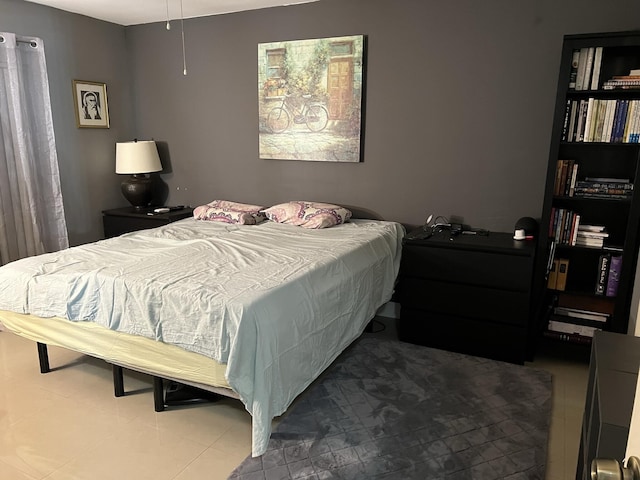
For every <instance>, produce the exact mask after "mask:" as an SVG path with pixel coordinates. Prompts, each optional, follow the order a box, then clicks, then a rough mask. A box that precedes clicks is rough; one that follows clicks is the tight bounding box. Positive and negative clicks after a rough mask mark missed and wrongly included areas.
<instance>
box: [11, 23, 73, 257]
mask: <svg viewBox="0 0 640 480" xmlns="http://www.w3.org/2000/svg"><path fill="white" fill-rule="evenodd" d="M68 246H69V240H68V236H67V225H66V222H65V217H64V207H63V204H62V192H61V190H60V176H59V173H58V157H57V154H56V144H55V138H54V133H53V119H52V115H51V101H50V98H49V80H48V77H47V67H46V63H45V58H44V44H43V42H42V40H41V39H39V38H23V37H17V36H16V35H15V34H12V33H3V32H0V264H5V263H7V262H10V261H13V260H16V259H18V258H23V257H27V256H31V255H38V254H41V253H45V252H52V251H56V250H61V249H63V248H67V247H68Z"/></svg>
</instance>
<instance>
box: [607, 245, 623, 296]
mask: <svg viewBox="0 0 640 480" xmlns="http://www.w3.org/2000/svg"><path fill="white" fill-rule="evenodd" d="M621 271H622V255H612V256H611V261H610V262H609V273H608V274H607V288H606V291H605V295H606V296H607V297H615V296H616V295H617V294H618V285H619V283H620V272H621Z"/></svg>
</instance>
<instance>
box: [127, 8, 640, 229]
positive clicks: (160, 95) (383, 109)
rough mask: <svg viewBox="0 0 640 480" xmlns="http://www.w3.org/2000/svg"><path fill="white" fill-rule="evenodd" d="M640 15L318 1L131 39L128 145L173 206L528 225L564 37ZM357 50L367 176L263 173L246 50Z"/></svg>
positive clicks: (341, 167) (336, 168) (321, 166)
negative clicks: (153, 146) (151, 163)
mask: <svg viewBox="0 0 640 480" xmlns="http://www.w3.org/2000/svg"><path fill="white" fill-rule="evenodd" d="M639 14H640V4H639V3H638V2H637V1H631V0H629V1H620V0H614V1H613V2H610V3H609V4H608V6H607V8H602V7H601V3H600V2H597V1H595V0H588V1H584V0H581V1H562V2H557V1H540V0H531V1H512V0H508V1H507V0H485V1H482V2H478V1H477V0H453V1H449V2H438V1H434V0H431V1H427V0H322V1H320V2H317V3H311V4H305V5H299V6H290V7H281V8H272V9H266V10H260V11H250V12H242V13H237V14H231V15H223V16H216V17H204V18H198V19H192V20H188V21H185V38H186V52H187V66H188V75H187V76H186V77H184V76H182V51H181V45H180V32H179V29H178V28H177V27H178V25H177V24H174V28H173V29H172V30H171V32H167V31H166V30H165V28H164V24H162V23H158V24H151V25H139V26H136V27H133V28H131V29H128V31H127V34H128V37H129V46H130V47H131V53H132V55H133V57H132V58H133V65H134V67H133V74H134V75H133V78H134V96H135V110H136V113H137V121H136V127H137V132H138V134H139V135H140V136H142V137H144V138H149V137H154V138H155V139H156V140H162V141H164V142H166V143H167V146H168V149H169V153H170V157H171V163H172V166H173V173H171V174H168V175H165V176H164V178H165V180H166V182H167V183H168V184H169V193H170V196H169V203H173V204H183V203H190V204H192V205H196V204H200V203H203V202H208V201H210V200H213V199H214V198H225V199H233V200H237V201H246V202H252V203H253V202H257V203H262V204H267V205H268V204H273V203H276V202H280V201H284V200H294V199H310V200H324V201H331V202H337V203H343V204H350V205H359V206H362V207H367V208H369V209H371V210H373V211H375V212H377V213H379V214H380V215H382V216H383V217H384V218H386V219H392V220H397V221H401V222H403V223H408V224H420V223H422V222H423V221H424V219H425V217H426V216H427V215H428V214H429V213H433V214H436V215H443V216H447V217H451V216H456V217H461V218H462V219H463V220H464V222H465V223H469V224H471V225H472V226H475V227H482V228H489V229H493V230H503V231H510V230H511V229H512V228H513V225H514V223H515V222H516V220H517V219H518V218H520V217H522V216H533V217H538V216H539V215H540V213H541V208H542V197H543V190H544V179H545V170H546V164H547V159H548V148H549V140H550V129H551V122H552V115H553V105H554V101H555V93H556V81H557V75H558V68H559V63H558V62H559V58H560V49H561V43H562V36H563V35H564V34H566V33H581V32H591V31H613V30H626V29H633V28H634V27H635V28H638V27H640V15H639ZM351 34H365V35H367V37H368V69H367V86H366V120H365V121H366V128H365V131H364V135H365V144H364V161H363V162H362V163H359V164H335V163H334V164H329V163H318V162H302V161H276V160H260V159H259V158H258V140H257V135H258V120H257V80H256V78H257V61H256V56H257V44H258V43H260V42H270V41H278V40H293V39H301V38H318V37H330V36H340V35H351Z"/></svg>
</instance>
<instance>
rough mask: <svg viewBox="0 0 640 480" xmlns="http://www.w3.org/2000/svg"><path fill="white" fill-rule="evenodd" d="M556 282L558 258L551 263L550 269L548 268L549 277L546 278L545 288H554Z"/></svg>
mask: <svg viewBox="0 0 640 480" xmlns="http://www.w3.org/2000/svg"><path fill="white" fill-rule="evenodd" d="M557 282H558V259H555V260H554V261H553V263H552V264H551V270H549V277H548V278H547V288H549V289H551V290H555V289H556V285H557Z"/></svg>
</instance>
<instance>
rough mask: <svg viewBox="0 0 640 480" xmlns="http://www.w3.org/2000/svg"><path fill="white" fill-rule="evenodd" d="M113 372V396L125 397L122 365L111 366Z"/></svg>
mask: <svg viewBox="0 0 640 480" xmlns="http://www.w3.org/2000/svg"><path fill="white" fill-rule="evenodd" d="M111 370H112V372H113V394H114V395H115V396H116V397H124V379H123V378H122V367H121V366H120V365H113V364H112V365H111Z"/></svg>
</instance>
